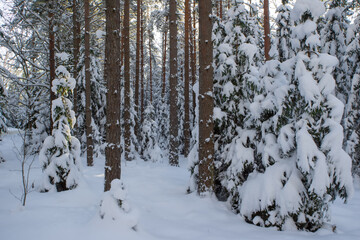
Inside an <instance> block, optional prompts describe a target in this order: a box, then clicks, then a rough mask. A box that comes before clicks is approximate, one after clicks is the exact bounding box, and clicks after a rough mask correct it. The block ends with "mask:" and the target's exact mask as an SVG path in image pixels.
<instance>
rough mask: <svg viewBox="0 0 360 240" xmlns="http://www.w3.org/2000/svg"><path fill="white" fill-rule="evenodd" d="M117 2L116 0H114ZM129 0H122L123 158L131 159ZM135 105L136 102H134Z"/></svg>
mask: <svg viewBox="0 0 360 240" xmlns="http://www.w3.org/2000/svg"><path fill="white" fill-rule="evenodd" d="M116 2H118V1H116ZM129 36H130V1H129V0H124V101H125V104H124V121H125V128H124V143H125V160H126V161H131V160H133V157H132V154H131V130H130V126H131V114H130V39H129ZM135 105H136V104H135Z"/></svg>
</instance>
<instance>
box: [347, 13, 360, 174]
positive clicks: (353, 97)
mask: <svg viewBox="0 0 360 240" xmlns="http://www.w3.org/2000/svg"><path fill="white" fill-rule="evenodd" d="M348 38H349V45H348V48H347V54H346V58H347V62H348V65H349V71H348V76H350V77H351V89H350V93H349V97H348V100H347V105H346V111H345V121H344V128H345V146H346V152H347V153H348V154H349V155H350V156H351V158H352V160H353V174H356V175H358V176H360V143H359V141H360V125H359V123H360V68H359V62H360V14H358V16H357V18H356V19H355V20H354V24H353V25H352V26H351V27H350V28H349V31H348Z"/></svg>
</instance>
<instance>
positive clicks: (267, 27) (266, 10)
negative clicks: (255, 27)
mask: <svg viewBox="0 0 360 240" xmlns="http://www.w3.org/2000/svg"><path fill="white" fill-rule="evenodd" d="M264 34H265V36H264V42H265V60H266V61H268V60H270V55H269V51H270V16H269V0H264Z"/></svg>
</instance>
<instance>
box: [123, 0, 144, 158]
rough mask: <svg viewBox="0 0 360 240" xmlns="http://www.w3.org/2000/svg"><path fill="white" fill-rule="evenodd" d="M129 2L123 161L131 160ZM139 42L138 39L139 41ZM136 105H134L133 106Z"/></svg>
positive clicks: (127, 3)
mask: <svg viewBox="0 0 360 240" xmlns="http://www.w3.org/2000/svg"><path fill="white" fill-rule="evenodd" d="M129 36H130V1H129V0H124V102H125V104H124V121H125V128H124V143H125V149H124V150H125V160H126V161H131V160H133V158H132V155H131V129H130V126H131V114H130V110H131V109H130V107H131V106H130V39H129ZM139 40H140V39H139ZM135 105H136V104H135Z"/></svg>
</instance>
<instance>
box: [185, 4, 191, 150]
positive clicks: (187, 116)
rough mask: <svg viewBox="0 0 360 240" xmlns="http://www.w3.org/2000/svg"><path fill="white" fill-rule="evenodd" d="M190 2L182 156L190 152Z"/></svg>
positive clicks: (187, 16) (186, 14)
mask: <svg viewBox="0 0 360 240" xmlns="http://www.w3.org/2000/svg"><path fill="white" fill-rule="evenodd" d="M190 16H191V14H190V1H189V0H185V63H184V68H185V83H184V110H185V113H184V115H185V116H184V155H185V157H187V156H188V154H189V150H190V109H189V105H190V100H189V78H190V71H189V70H190V69H189V68H190V66H189V63H190V52H189V35H190V34H189V29H190V25H191V23H190V19H191V17H190Z"/></svg>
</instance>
